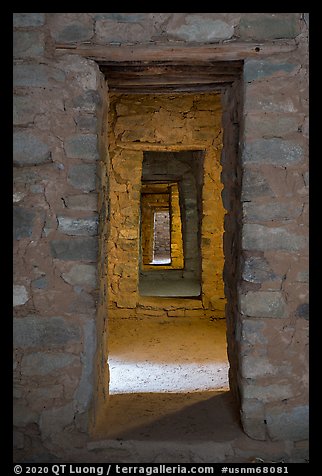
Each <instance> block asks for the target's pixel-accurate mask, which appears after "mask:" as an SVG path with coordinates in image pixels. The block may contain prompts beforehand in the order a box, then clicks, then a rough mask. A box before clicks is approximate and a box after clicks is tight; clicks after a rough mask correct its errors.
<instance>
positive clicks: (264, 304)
mask: <svg viewBox="0 0 322 476" xmlns="http://www.w3.org/2000/svg"><path fill="white" fill-rule="evenodd" d="M240 311H241V313H242V314H244V315H246V316H253V317H284V316H285V312H286V308H285V301H284V298H283V295H282V293H280V292H279V291H249V292H248V293H247V294H241V296H240Z"/></svg>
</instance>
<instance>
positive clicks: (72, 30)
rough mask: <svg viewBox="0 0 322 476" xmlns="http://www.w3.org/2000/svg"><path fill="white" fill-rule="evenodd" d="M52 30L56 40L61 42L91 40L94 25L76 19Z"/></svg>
mask: <svg viewBox="0 0 322 476" xmlns="http://www.w3.org/2000/svg"><path fill="white" fill-rule="evenodd" d="M51 31H52V36H53V37H54V38H55V40H56V41H57V42H61V43H77V42H81V41H86V40H90V39H91V38H92V36H93V34H94V31H93V25H91V24H84V23H81V22H79V21H76V20H73V21H71V22H70V23H69V24H67V25H62V26H61V27H60V28H57V29H55V30H54V29H53V28H52V29H51Z"/></svg>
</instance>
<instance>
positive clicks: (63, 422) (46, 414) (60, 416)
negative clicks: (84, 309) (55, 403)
mask: <svg viewBox="0 0 322 476" xmlns="http://www.w3.org/2000/svg"><path fill="white" fill-rule="evenodd" d="M73 419H74V404H73V402H71V403H68V404H67V405H64V406H63V407H57V408H49V409H48V410H45V411H43V412H42V414H41V417H40V422H39V426H40V430H41V433H42V435H43V437H44V438H48V437H49V436H51V435H53V434H55V433H61V432H62V430H63V428H64V427H65V426H67V425H69V424H70V423H72V421H73Z"/></svg>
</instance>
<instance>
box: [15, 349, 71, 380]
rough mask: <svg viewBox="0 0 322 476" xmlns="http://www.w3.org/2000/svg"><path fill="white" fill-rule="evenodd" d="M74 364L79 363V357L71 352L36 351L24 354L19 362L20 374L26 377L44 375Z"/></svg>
mask: <svg viewBox="0 0 322 476" xmlns="http://www.w3.org/2000/svg"><path fill="white" fill-rule="evenodd" d="M75 364H79V359H78V358H77V357H75V355H72V354H67V353H63V352H61V353H58V352H51V353H49V352H36V353H34V354H28V355H24V357H23V358H22V362H21V374H22V375H24V376H27V377H28V376H33V375H34V376H37V375H38V376H46V375H48V374H51V373H54V372H57V371H60V370H61V369H63V368H65V367H68V366H71V365H75Z"/></svg>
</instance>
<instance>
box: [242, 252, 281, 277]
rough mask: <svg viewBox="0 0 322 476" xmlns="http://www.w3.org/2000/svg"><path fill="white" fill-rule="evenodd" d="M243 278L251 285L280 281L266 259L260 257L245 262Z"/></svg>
mask: <svg viewBox="0 0 322 476" xmlns="http://www.w3.org/2000/svg"><path fill="white" fill-rule="evenodd" d="M242 278H243V279H244V280H245V281H248V282H249V283H263V282H265V281H272V280H276V279H279V278H278V277H277V276H276V274H275V273H274V272H273V271H272V269H271V268H270V266H269V265H268V263H267V261H266V259H265V258H261V257H259V256H251V257H250V258H247V259H246V260H245V262H244V266H243V274H242Z"/></svg>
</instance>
